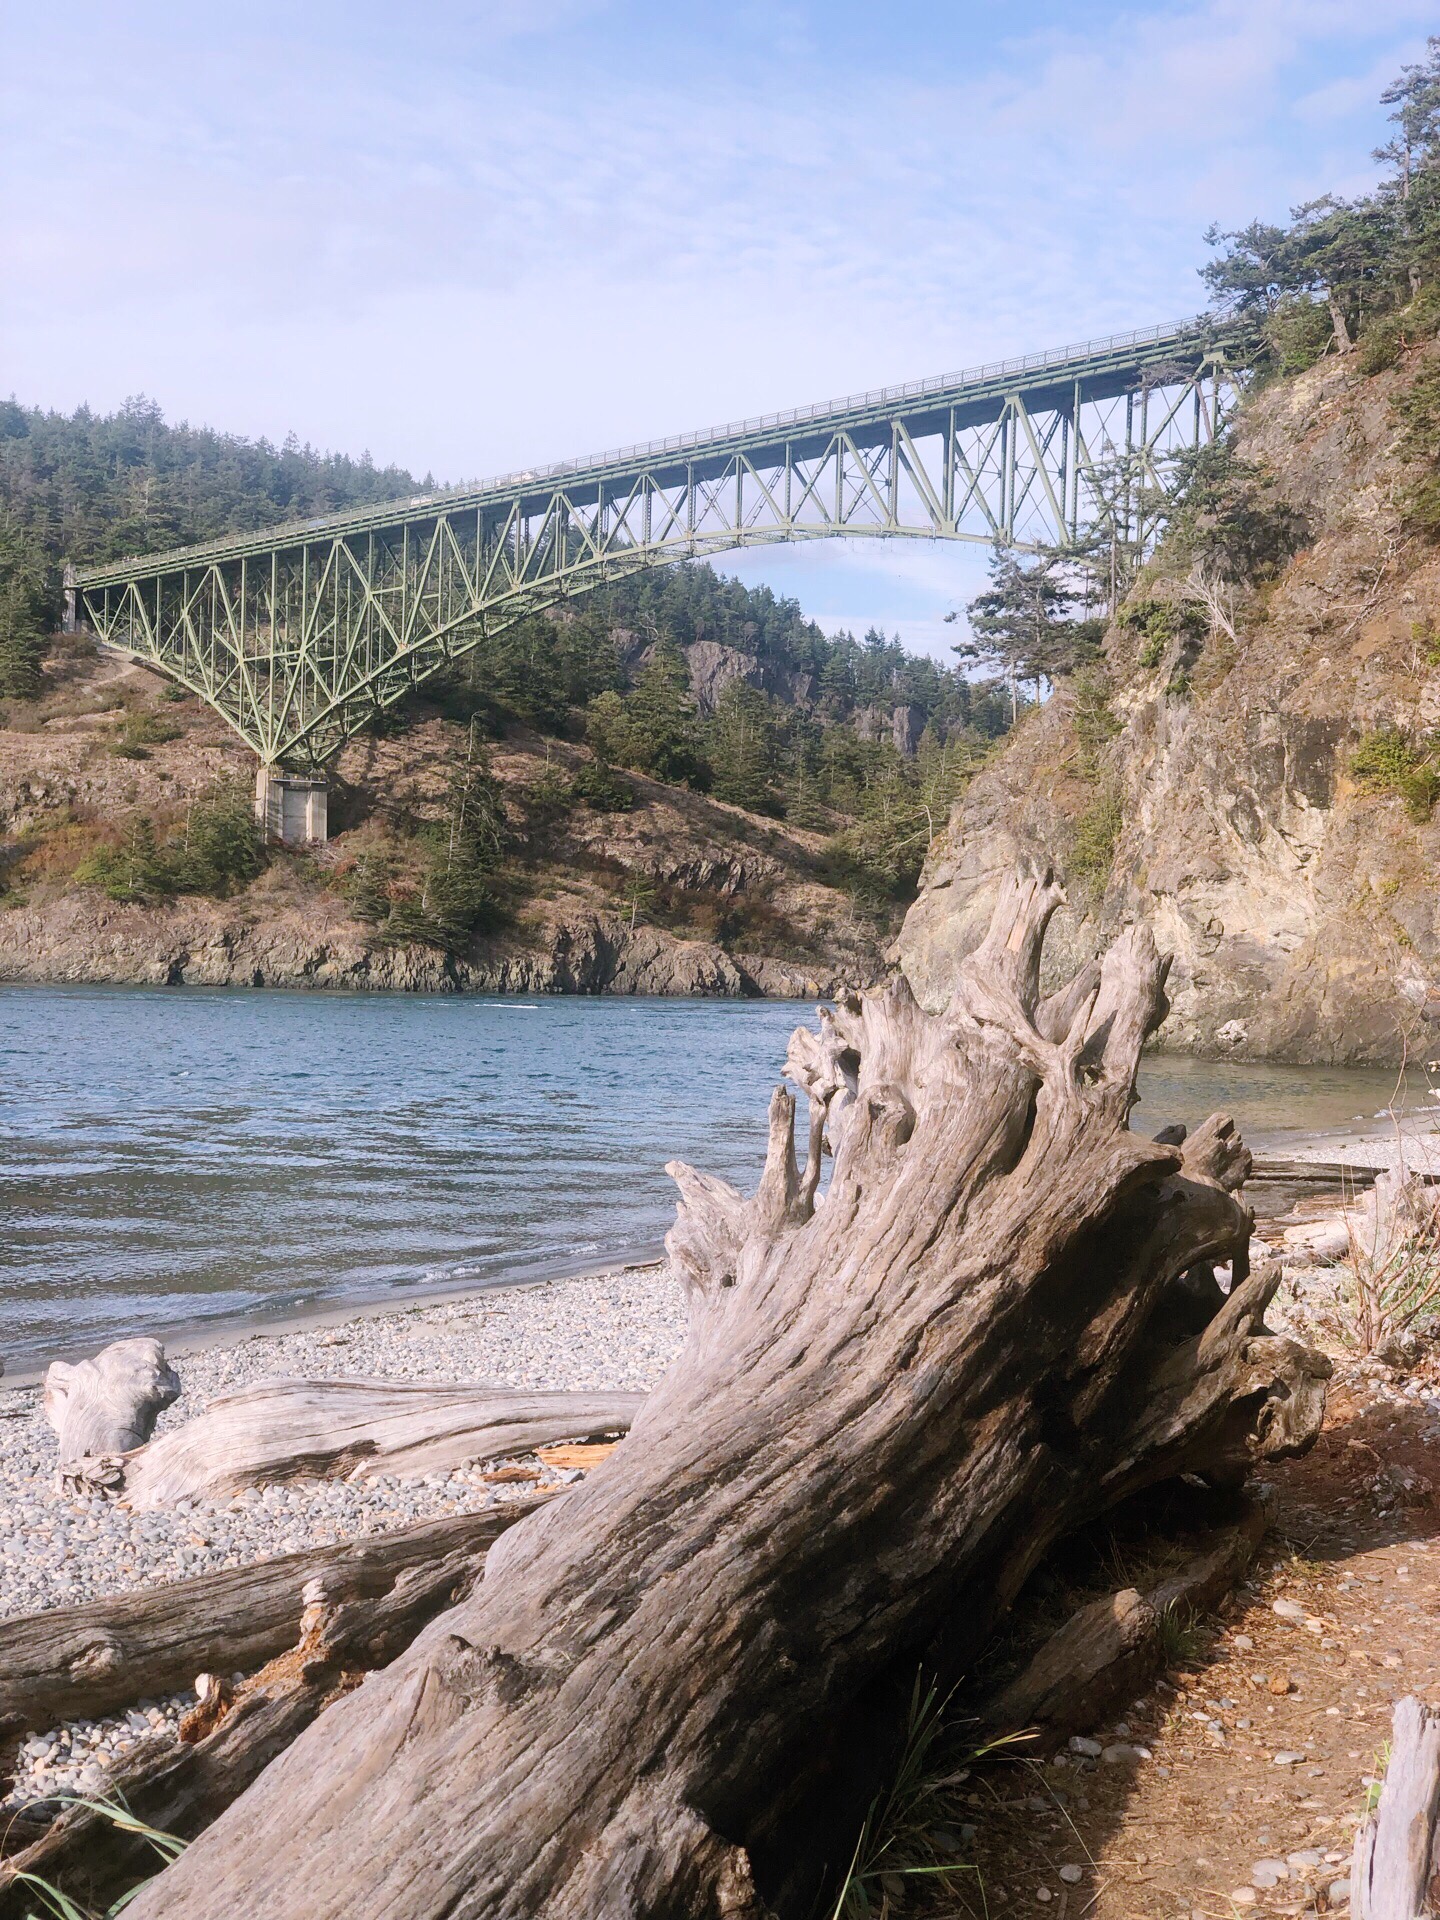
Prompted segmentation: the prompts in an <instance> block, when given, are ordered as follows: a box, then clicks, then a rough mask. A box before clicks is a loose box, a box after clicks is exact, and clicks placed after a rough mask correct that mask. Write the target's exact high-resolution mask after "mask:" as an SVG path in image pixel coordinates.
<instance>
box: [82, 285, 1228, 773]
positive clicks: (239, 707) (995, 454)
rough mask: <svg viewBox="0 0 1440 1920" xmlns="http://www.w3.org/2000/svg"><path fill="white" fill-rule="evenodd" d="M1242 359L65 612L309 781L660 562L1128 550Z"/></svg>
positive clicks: (340, 537) (753, 437)
mask: <svg viewBox="0 0 1440 1920" xmlns="http://www.w3.org/2000/svg"><path fill="white" fill-rule="evenodd" d="M1241 345H1242V343H1241V342H1240V341H1239V340H1238V339H1237V338H1236V337H1235V336H1234V335H1233V333H1232V334H1230V335H1227V334H1225V333H1224V332H1217V331H1216V330H1215V329H1214V327H1213V326H1210V327H1207V326H1206V325H1205V324H1204V323H1202V322H1198V321H1192V322H1188V323H1185V324H1182V325H1179V326H1172V327H1151V328H1148V329H1146V330H1145V331H1143V332H1140V333H1128V334H1119V335H1115V336H1112V337H1111V338H1109V339H1106V340H1094V341H1090V342H1089V343H1088V344H1086V345H1084V346H1074V347H1064V348H1061V349H1058V350H1056V351H1054V352H1050V353H1038V354H1030V355H1028V356H1027V357H1026V358H1024V359H1021V360H1007V361H1002V362H999V363H996V364H992V365H990V366H984V367H974V368H971V369H969V370H968V371H966V372H963V373H957V374H947V375H944V376H941V377H939V378H937V379H933V380H921V381H916V382H913V383H911V384H910V385H908V386H901V387H885V388H881V389H879V390H877V391H875V392H872V393H865V394H856V395H853V396H851V397H850V398H849V399H845V400H836V401H830V402H827V403H825V404H822V405H819V406H812V407H801V408H797V409H795V410H794V411H792V412H788V413H774V414H766V415H764V416H763V417H761V418H759V419H753V420H742V421H737V422H735V423H733V424H731V425H729V426H724V427H717V428H712V429H710V430H708V431H706V432H701V433H690V434H682V435H680V436H679V437H677V438H675V439H670V440H654V441H650V442H648V443H647V444H645V445H643V446H635V447H624V448H619V449H616V450H614V451H612V452H609V453H602V454H598V455H595V456H593V457H591V458H589V459H584V460H574V461H565V462H562V463H561V464H560V465H558V466H552V467H545V468H538V469H536V470H535V471H533V472H523V473H512V474H507V475H506V476H505V477H504V478H503V479H498V480H490V481H485V482H483V483H481V484H479V485H477V486H470V487H463V488H457V489H454V490H451V491H447V492H444V493H432V494H425V495H420V496H416V497H413V498H410V499H405V500H396V501H392V502H389V503H387V504H386V505H384V506H374V507H364V508H359V509H356V510H353V511H350V512H346V513H340V514H334V515H331V516H327V517H326V518H324V519H319V520H307V521H303V522H295V523H291V524H287V525H284V526H276V527H270V528H267V529H265V530H263V531H261V532H257V533H250V534H241V535H237V536H235V537H233V538H230V539H225V540H218V541H213V542H210V543H208V544H206V545H204V546H196V547H183V548H179V549H177V550H175V551H172V552H168V553H159V554H147V555H144V556H142V557H140V558H138V559H132V560H124V561H119V562H116V563H113V564H110V565H107V566H101V567H89V568H86V569H84V570H82V571H79V572H74V571H73V570H72V571H70V572H68V573H67V584H68V585H70V586H71V587H72V588H73V592H74V595H75V599H74V600H72V602H71V611H72V614H73V615H75V616H78V618H79V619H81V620H82V621H84V622H85V623H86V624H88V625H89V626H90V627H91V628H92V629H93V630H94V632H95V633H96V634H97V635H98V636H99V638H100V639H102V640H103V641H105V642H106V643H107V644H108V645H110V646H112V647H116V648H119V649H122V650H123V651H124V652H126V653H128V654H130V655H132V656H133V657H134V658H135V659H137V660H139V661H142V662H144V663H145V664H146V665H147V666H150V667H154V668H156V669H158V670H159V671H160V672H161V673H163V674H165V675H167V676H168V677H169V678H170V679H172V680H175V681H178V682H179V683H180V685H182V686H184V687H187V688H189V689H190V690H191V692H193V693H196V694H198V695H199V696H200V697H201V699H203V700H206V701H208V702H209V704H210V705H211V706H212V707H214V708H215V709H216V711H217V712H218V713H220V714H221V715H222V716H223V717H224V719H225V720H227V721H228V722H229V724H230V725H231V726H232V727H233V728H234V729H235V731H236V732H237V733H239V734H240V735H241V736H242V738H243V739H244V740H245V741H246V742H247V743H248V744H249V745H250V746H251V747H253V748H254V750H255V752H256V753H257V754H258V755H259V756H260V760H261V763H262V766H269V767H274V768H277V769H278V768H280V767H282V766H286V767H291V768H294V769H297V770H298V769H303V768H305V767H310V768H316V767H319V766H320V765H322V764H323V763H324V761H325V760H326V759H328V758H329V756H330V755H331V754H333V753H334V751H335V750H336V749H337V747H338V746H339V745H340V743H341V742H342V741H343V740H345V739H346V738H347V737H348V736H349V735H350V734H352V733H354V732H355V731H356V730H357V729H358V728H359V727H361V726H362V725H363V724H364V723H365V721H366V720H367V719H368V718H369V717H370V716H371V715H373V714H374V713H375V712H377V711H378V710H379V709H381V708H384V707H387V706H390V705H391V704H392V703H393V702H395V701H397V700H400V699H402V698H403V697H404V696H405V695H406V694H407V693H408V692H409V691H410V690H411V688H413V687H414V686H415V685H417V684H418V683H419V682H421V681H423V680H424V679H425V678H426V677H427V675H429V674H432V673H434V672H436V671H437V670H439V669H440V668H442V667H443V666H445V665H446V664H447V663H448V662H449V661H452V660H454V659H455V658H456V657H457V656H459V655H462V654H464V653H466V652H468V651H469V650H470V649H471V648H474V647H479V646H483V645H484V644H485V642H486V641H487V640H488V639H491V638H492V637H493V636H495V635H497V634H499V633H501V632H503V631H504V629H505V628H507V627H509V626H510V625H512V624H513V623H514V622H515V621H517V620H520V619H522V618H524V617H525V616H526V615H528V614H533V613H536V612H539V611H541V610H543V609H545V608H547V607H552V606H555V605H556V604H558V603H559V602H561V601H563V600H567V599H570V598H572V597H574V596H576V595H578V594H582V593H585V592H587V591H589V590H590V589H591V588H593V587H595V586H598V585H600V584H601V583H602V582H604V581H613V580H618V579H621V578H623V577H624V576H625V575H627V574H630V573H634V572H636V571H637V570H638V569H640V568H642V567H648V566H652V565H655V564H656V563H659V562H663V561H667V560H673V559H678V558H683V557H686V556H692V555H701V554H714V553H720V552H724V551H725V550H727V549H729V548H734V547H748V546H756V545H760V544H763V543H766V542H771V541H782V540H816V539H826V538H833V537H837V536H842V537H844V538H847V539H853V538H856V537H870V536H880V537H886V538H889V537H892V536H896V535H901V536H906V537H909V538H918V539H923V540H957V541H973V542H982V543H985V544H991V543H999V544H1002V545H1004V546H1009V547H1016V548H1020V549H1022V550H1026V549H1028V550H1030V551H1035V550H1036V549H1040V548H1056V547H1059V548H1070V549H1079V548H1081V547H1084V546H1085V545H1086V544H1087V543H1091V542H1097V541H1099V542H1106V543H1108V542H1110V541H1112V540H1115V539H1120V540H1123V541H1126V542H1139V543H1141V544H1142V545H1143V543H1144V542H1145V540H1146V538H1147V537H1148V536H1150V535H1152V534H1153V532H1154V531H1155V528H1156V526H1157V525H1158V519H1159V514H1160V510H1161V509H1163V502H1164V494H1165V490H1166V488H1167V486H1168V485H1171V484H1173V473H1174V468H1175V461H1176V456H1177V455H1178V454H1179V453H1181V452H1182V451H1183V450H1185V449H1188V448H1192V447H1195V446H1197V445H1200V444H1202V443H1204V442H1205V441H1207V440H1209V439H1210V438H1212V437H1213V436H1214V435H1215V433H1216V432H1217V431H1218V430H1219V428H1220V426H1221V425H1222V423H1223V420H1224V418H1225V415H1226V413H1227V411H1228V409H1229V407H1230V405H1231V404H1232V402H1233V399H1234V396H1235V392H1236V381H1237V373H1236V367H1237V366H1238V365H1241V364H1243V353H1242V352H1241V351H1240V348H1241ZM77 603H78V604H77Z"/></svg>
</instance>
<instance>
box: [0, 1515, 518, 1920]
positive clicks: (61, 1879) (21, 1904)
mask: <svg viewBox="0 0 1440 1920" xmlns="http://www.w3.org/2000/svg"><path fill="white" fill-rule="evenodd" d="M492 1536H493V1529H492ZM484 1559H485V1545H484V1542H483V1541H482V1542H476V1541H475V1540H465V1541H462V1542H459V1543H454V1542H452V1543H451V1544H450V1545H449V1547H448V1548H446V1549H443V1550H438V1551H436V1552H434V1553H432V1555H431V1557H430V1559H429V1560H428V1561H427V1562H426V1564H424V1565H423V1566H414V1565H411V1566H399V1567H396V1566H395V1565H394V1564H393V1563H392V1565H391V1569H390V1577H389V1578H388V1579H387V1580H384V1581H382V1582H380V1583H378V1584H377V1585H376V1586H375V1587H374V1588H373V1590H372V1591H370V1592H368V1593H366V1594H364V1595H362V1596H359V1597H356V1598H347V1599H346V1600H344V1601H343V1602H341V1601H340V1600H339V1599H338V1597H337V1595H336V1593H335V1592H334V1590H333V1589H332V1588H331V1587H330V1586H328V1585H327V1584H326V1581H325V1580H324V1578H317V1579H313V1580H311V1581H309V1582H308V1583H307V1584H306V1586H305V1589H304V1598H305V1606H304V1609H303V1612H301V1611H300V1610H299V1609H298V1608H297V1621H296V1625H297V1629H298V1634H297V1636H296V1637H295V1639H294V1640H292V1644H291V1647H290V1650H289V1651H288V1652H286V1653H284V1654H282V1655H281V1656H279V1657H278V1658H276V1659H275V1660H272V1661H271V1662H270V1664H269V1665H268V1666H267V1667H265V1668H263V1669H262V1670H261V1672H259V1673H258V1674H256V1675H255V1676H254V1677H253V1678H252V1679H250V1680H248V1681H246V1682H245V1683H244V1684H243V1685H242V1686H241V1687H239V1688H238V1689H237V1690H235V1691H234V1692H232V1690H231V1689H230V1688H229V1687H228V1686H225V1685H223V1684H222V1683H220V1682H218V1681H215V1680H214V1679H213V1676H211V1677H210V1678H211V1682H212V1684H211V1686H210V1687H209V1689H208V1692H209V1696H210V1697H209V1701H208V1702H207V1701H206V1700H205V1699H203V1698H202V1701H201V1705H200V1707H199V1708H197V1709H196V1710H195V1711H194V1712H192V1713H191V1714H190V1716H189V1717H188V1718H187V1720H186V1721H185V1722H183V1723H182V1725H181V1729H180V1739H181V1744H180V1745H178V1746H177V1745H176V1743H175V1742H174V1741H173V1740H171V1739H169V1738H156V1739H153V1740H148V1741H146V1742H145V1743H144V1744H143V1745H142V1746H140V1747H139V1748H137V1749H136V1750H135V1752H134V1753H133V1754H131V1755H129V1756H127V1758H125V1759H124V1760H121V1761H120V1762H118V1763H117V1764H116V1765H115V1766H114V1767H112V1769H111V1770H110V1775H109V1778H108V1780H107V1782H106V1785H105V1787H104V1788H103V1789H101V1790H100V1792H99V1793H98V1794H97V1795H96V1796H95V1798H96V1799H101V1798H104V1799H108V1800H110V1801H111V1802H112V1803H113V1802H115V1801H117V1800H118V1801H119V1802H121V1803H122V1804H123V1805H124V1807H125V1808H126V1810H127V1812H129V1813H130V1814H132V1815H133V1816H134V1817H135V1818H136V1819H137V1820H139V1821H141V1822H143V1823H144V1824H145V1825H146V1826H149V1827H151V1828H153V1829H154V1830H155V1831H157V1832H159V1833H163V1834H168V1835H171V1836H173V1837H175V1838H177V1839H182V1840H184V1839H188V1838H190V1837H191V1836H192V1835H193V1834H196V1833H199V1832H200V1831H202V1829H203V1828H205V1827H206V1826H208V1825H209V1824H210V1822H211V1821H212V1820H213V1819H214V1818H215V1817H216V1815H217V1814H218V1813H220V1812H221V1811H222V1810H223V1809H224V1808H225V1807H227V1806H229V1805H230V1803H231V1801H232V1800H234V1799H235V1798H236V1797H237V1795H239V1794H241V1793H243V1792H244V1790H245V1788H246V1787H247V1786H248V1785H249V1784H250V1782H251V1781H252V1780H254V1779H255V1778H256V1776H257V1775H258V1774H260V1773H261V1772H263V1771H264V1769H265V1768H266V1767H267V1766H269V1765H270V1763H271V1762H272V1761H273V1760H274V1759H275V1757H276V1755H277V1754H280V1753H283V1752H284V1750H285V1748H286V1747H288V1746H289V1745H290V1743H291V1741H293V1740H294V1739H295V1738H296V1736H297V1735H298V1734H300V1733H301V1732H303V1730H304V1729H305V1728H306V1727H307V1726H309V1724H310V1722H311V1721H312V1720H314V1718H315V1717H316V1715H317V1714H318V1713H320V1712H321V1710H322V1709H323V1708H324V1707H325V1705H326V1703H327V1702H328V1701H330V1700H332V1699H334V1698H336V1697H338V1696H340V1695H343V1694H345V1693H348V1692H350V1691H351V1690H352V1689H353V1688H355V1687H357V1686H358V1685H359V1684H360V1682H361V1681H362V1680H363V1679H364V1678H365V1676H366V1675H367V1674H368V1673H369V1672H371V1671H373V1669H374V1668H376V1667H379V1666H383V1665H384V1664H385V1662H386V1661H387V1660H392V1659H394V1657H395V1655H396V1654H397V1653H398V1652H400V1651H401V1650H402V1649H403V1648H405V1647H407V1646H408V1645H409V1644H410V1642H411V1641H412V1640H413V1639H414V1637H415V1635H416V1634H417V1633H418V1632H419V1630H420V1628H421V1627H422V1626H424V1625H425V1623H426V1622H427V1621H429V1620H431V1619H433V1618H434V1617H435V1615H436V1614H437V1613H438V1612H439V1611H440V1610H441V1609H442V1608H443V1607H446V1606H448V1605H450V1604H452V1603H453V1602H454V1601H455V1600H457V1599H459V1598H460V1596H461V1595H462V1594H464V1593H468V1592H469V1590H470V1588H471V1587H472V1586H473V1584H474V1582H475V1580H476V1578H477V1577H478V1575H479V1573H480V1570H481V1568H482V1567H483V1565H484ZM300 1597H301V1596H300V1593H299V1592H298V1591H297V1593H296V1600H297V1601H299V1599H300ZM297 1642H298V1643H297ZM202 1677H205V1676H202ZM154 1867H155V1860H154V1855H153V1853H152V1852H151V1851H150V1848H149V1843H147V1842H146V1841H145V1840H144V1838H143V1837H141V1836H137V1835H136V1834H134V1833H133V1832H131V1831H127V1830H126V1829H125V1828H123V1827H118V1826H116V1825H115V1824H114V1823H113V1822H112V1821H111V1820H109V1819H108V1818H107V1817H106V1816H105V1815H104V1814H102V1813H97V1812H95V1811H94V1809H93V1808H92V1807H89V1806H85V1805H79V1806H72V1807H69V1808H67V1809H66V1811H65V1812H63V1813H62V1814H61V1815H60V1816H59V1818H58V1819H57V1820H56V1821H55V1823H54V1825H53V1826H52V1827H51V1828H50V1829H49V1831H48V1832H47V1833H46V1834H44V1835H43V1837H41V1838H40V1839H38V1840H36V1841H34V1842H33V1843H32V1844H31V1845H30V1846H29V1847H27V1848H26V1850H25V1851H24V1852H23V1853H20V1854H18V1855H17V1856H16V1857H15V1858H13V1859H12V1860H10V1861H8V1862H4V1863H0V1920H24V1916H26V1915H28V1914H29V1913H30V1911H31V1909H32V1908H33V1906H34V1895H33V1894H32V1893H30V1892H29V1891H28V1890H27V1888H26V1886H25V1883H24V1882H23V1881H20V1880H18V1879H17V1878H16V1876H17V1875H18V1874H20V1873H33V1874H38V1875H40V1876H41V1877H42V1878H43V1879H44V1880H46V1881H47V1882H49V1883H50V1884H51V1885H52V1886H56V1887H58V1888H59V1889H60V1890H61V1892H63V1893H65V1894H67V1895H69V1896H70V1897H71V1898H72V1899H74V1900H78V1901H81V1902H83V1903H84V1904H85V1905H86V1906H87V1907H100V1906H104V1907H107V1908H108V1906H109V1905H110V1902H111V1901H112V1900H114V1899H115V1897H116V1896H117V1895H118V1894H121V1893H123V1892H126V1891H128V1890H129V1888H130V1887H131V1886H133V1885H134V1884H135V1882H136V1881H137V1880H140V1879H143V1878H145V1877H147V1876H148V1875H150V1874H151V1873H153V1872H154Z"/></svg>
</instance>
